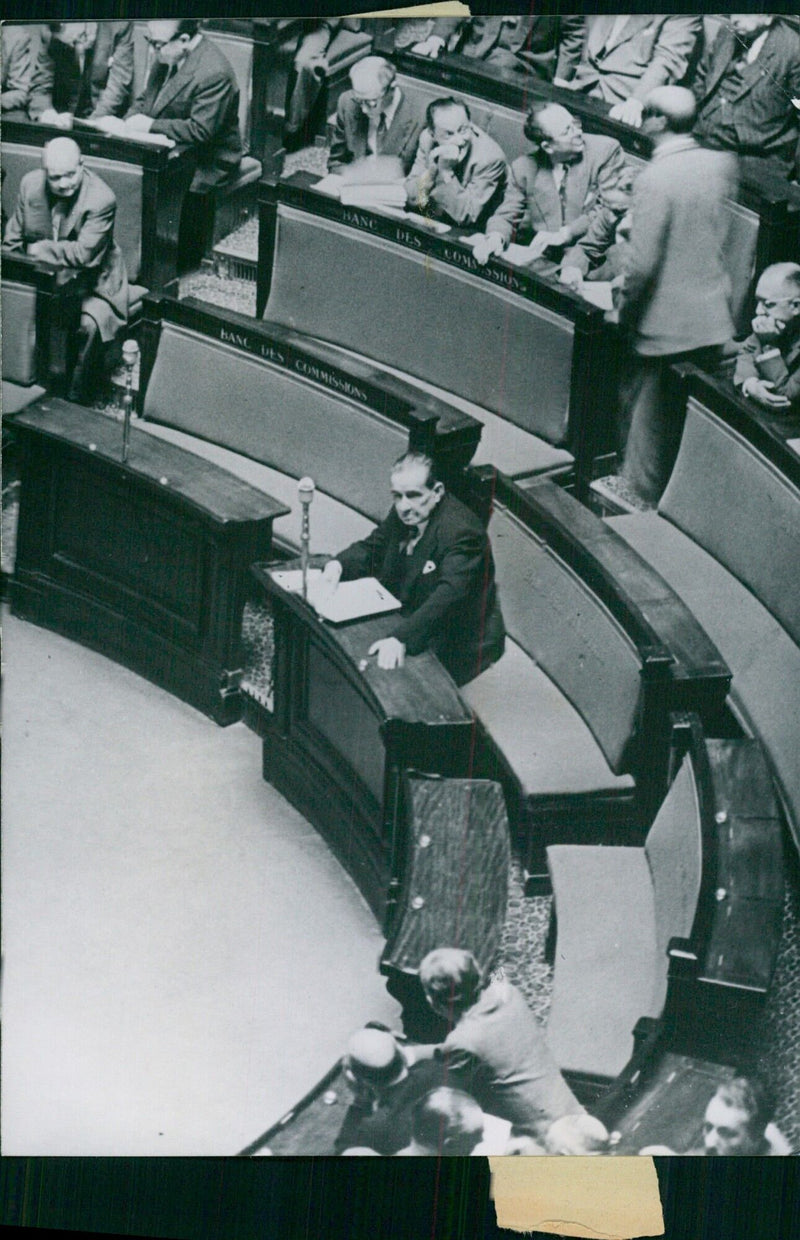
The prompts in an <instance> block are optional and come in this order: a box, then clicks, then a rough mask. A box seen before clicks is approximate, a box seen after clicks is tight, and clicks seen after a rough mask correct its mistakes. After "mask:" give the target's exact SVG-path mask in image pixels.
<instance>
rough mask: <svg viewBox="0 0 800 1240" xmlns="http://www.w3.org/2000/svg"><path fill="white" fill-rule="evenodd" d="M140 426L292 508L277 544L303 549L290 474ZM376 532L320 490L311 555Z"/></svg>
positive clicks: (164, 429)
mask: <svg viewBox="0 0 800 1240" xmlns="http://www.w3.org/2000/svg"><path fill="white" fill-rule="evenodd" d="M137 426H138V427H139V428H140V429H142V430H144V431H147V432H148V433H149V434H151V435H155V436H157V437H158V438H159V439H166V440H168V442H169V443H175V444H178V445H179V446H180V447H181V448H185V449H186V450H187V451H188V452H194V453H195V454H196V455H197V456H202V457H204V458H205V459H206V460H208V461H213V462H214V464H215V465H219V466H221V468H222V469H227V470H229V472H230V473H232V474H236V475H237V476H238V477H239V478H242V479H243V480H244V481H245V482H249V483H250V485H251V486H254V487H256V488H257V489H258V490H260V491H264V492H265V493H266V494H267V495H271V496H272V497H273V499H277V500H280V501H281V503H284V504H286V506H287V507H290V508H291V510H292V511H291V512H290V513H289V514H288V515H287V516H285V517H279V518H278V519H277V521H276V522H275V524H274V525H273V527H272V529H273V536H274V538H275V541H276V543H278V544H279V545H280V546H281V547H283V548H284V549H285V550H287V551H292V552H296V551H299V549H300V522H301V513H300V504H299V502H298V499H297V479H296V478H291V477H289V475H288V474H283V473H280V472H279V471H278V470H277V469H271V468H270V467H269V466H268V465H261V464H260V463H259V462H258V461H253V460H251V459H250V458H249V457H246V456H240V455H239V454H238V453H237V452H231V451H229V450H228V449H227V448H220V447H218V446H217V445H216V444H213V443H208V442H207V441H206V440H204V439H198V438H197V437H196V436H194V435H187V434H186V433H185V432H184V431H176V430H172V428H171V427H168V426H158V425H156V424H155V423H153V422H138V423H137ZM374 528H375V526H374V523H373V522H372V521H370V520H368V518H367V517H363V516H361V514H360V513H358V512H354V511H353V510H352V508H347V507H346V506H345V505H344V504H342V503H340V502H339V501H338V500H335V499H332V498H331V497H330V496H329V495H325V494H323V492H321V491H319V490H317V491H316V492H315V495H314V504H313V507H312V509H311V552H312V554H325V555H332V554H334V553H335V552H337V551H341V550H342V549H343V548H344V547H347V546H349V544H350V543H351V542H355V541H356V540H357V539H359V538H366V536H367V534H369V533H370V532H371V531H372V530H373V529H374Z"/></svg>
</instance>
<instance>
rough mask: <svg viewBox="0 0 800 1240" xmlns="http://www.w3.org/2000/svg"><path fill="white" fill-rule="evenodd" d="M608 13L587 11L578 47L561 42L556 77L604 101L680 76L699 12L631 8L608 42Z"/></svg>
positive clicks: (610, 24)
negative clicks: (598, 14) (595, 14)
mask: <svg viewBox="0 0 800 1240" xmlns="http://www.w3.org/2000/svg"><path fill="white" fill-rule="evenodd" d="M613 26H614V17H613V16H608V17H587V19H586V33H585V35H584V41H583V49H582V51H581V52H580V53H578V54H576V53H575V52H574V51H573V50H572V48H571V47H567V48H562V50H561V52H560V54H559V58H558V68H557V69H556V73H557V76H558V77H562V78H566V79H567V80H570V79H571V78H574V80H575V84H576V86H577V87H578V89H579V90H585V91H589V92H590V93H591V94H593V95H599V96H600V98H601V99H605V100H606V102H607V103H619V101H620V100H622V99H628V98H630V97H631V96H633V97H634V98H635V99H644V98H645V96H646V95H647V94H649V92H650V91H651V90H653V89H654V88H655V87H656V86H665V85H668V84H670V83H672V82H680V81H681V79H682V78H683V77H684V76H685V74H686V71H687V69H688V67H689V63H690V61H691V58H692V55H693V53H694V50H695V47H696V44H697V40H698V38H699V36H700V33H701V30H702V18H700V17H683V16H681V17H668V16H665V15H664V14H663V13H660V14H659V13H641V14H632V15H631V16H630V17H629V18H628V20H627V22H626V23H625V25H624V26H623V27H622V29H621V30H620V32H619V34H617V35H616V36H615V37H614V38H613V39H612V40H610V42H609V35H610V32H611V30H612V29H613Z"/></svg>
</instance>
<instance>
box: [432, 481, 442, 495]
mask: <svg viewBox="0 0 800 1240" xmlns="http://www.w3.org/2000/svg"><path fill="white" fill-rule="evenodd" d="M431 490H432V491H433V493H434V495H435V496H436V498H437V499H441V498H442V496H443V495H444V483H443V482H434V484H433V486H432V487H431Z"/></svg>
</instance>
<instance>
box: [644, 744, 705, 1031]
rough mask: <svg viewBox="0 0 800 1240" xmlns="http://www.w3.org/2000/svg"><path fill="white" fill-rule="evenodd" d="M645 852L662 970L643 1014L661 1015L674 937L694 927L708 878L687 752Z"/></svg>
mask: <svg viewBox="0 0 800 1240" xmlns="http://www.w3.org/2000/svg"><path fill="white" fill-rule="evenodd" d="M644 850H645V855H646V857H647V865H648V868H649V870H650V878H651V880H652V884H653V900H654V905H655V929H656V948H657V952H658V959H659V968H658V972H657V974H656V975H655V976H654V978H653V996H652V1005H651V1007H650V1010H649V1012H647V1013H643V1015H649V1016H654V1017H657V1016H660V1015H661V1013H662V1011H663V1009H664V1003H665V1001H666V997H667V983H668V975H669V960H668V957H667V948H668V947H669V944H670V941H671V940H672V939H673V938H680V939H687V938H688V937H689V935H690V933H691V930H692V924H693V922H694V916H695V911H696V909H697V901H698V898H699V895H700V883H701V879H702V876H703V828H702V819H701V815H700V804H699V801H698V794H697V785H696V782H695V774H694V768H693V766H692V761H691V757H690V755H689V754H687V755H686V756H685V757H684V759H683V762H682V763H681V765H680V767H679V769H678V773H677V775H676V776H675V778H674V780H673V781H672V785H671V786H670V789H669V792H668V793H667V795H666V796H665V798H664V800H663V802H662V804H661V808H660V809H659V811H658V813H657V814H656V817H655V819H654V821H653V825H652V827H651V828H650V830H649V831H648V833H647V839H646V840H645V846H644Z"/></svg>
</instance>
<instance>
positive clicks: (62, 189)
mask: <svg viewBox="0 0 800 1240" xmlns="http://www.w3.org/2000/svg"><path fill="white" fill-rule="evenodd" d="M44 172H45V176H46V177H47V187H48V189H49V190H50V192H51V193H52V194H54V195H55V197H56V198H71V197H72V195H73V194H76V193H77V192H78V190H79V189H80V184H81V181H82V180H83V164H82V163H81V159H80V155H70V154H65V155H59V154H53V152H48V154H47V157H46V163H45V167H44Z"/></svg>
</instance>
